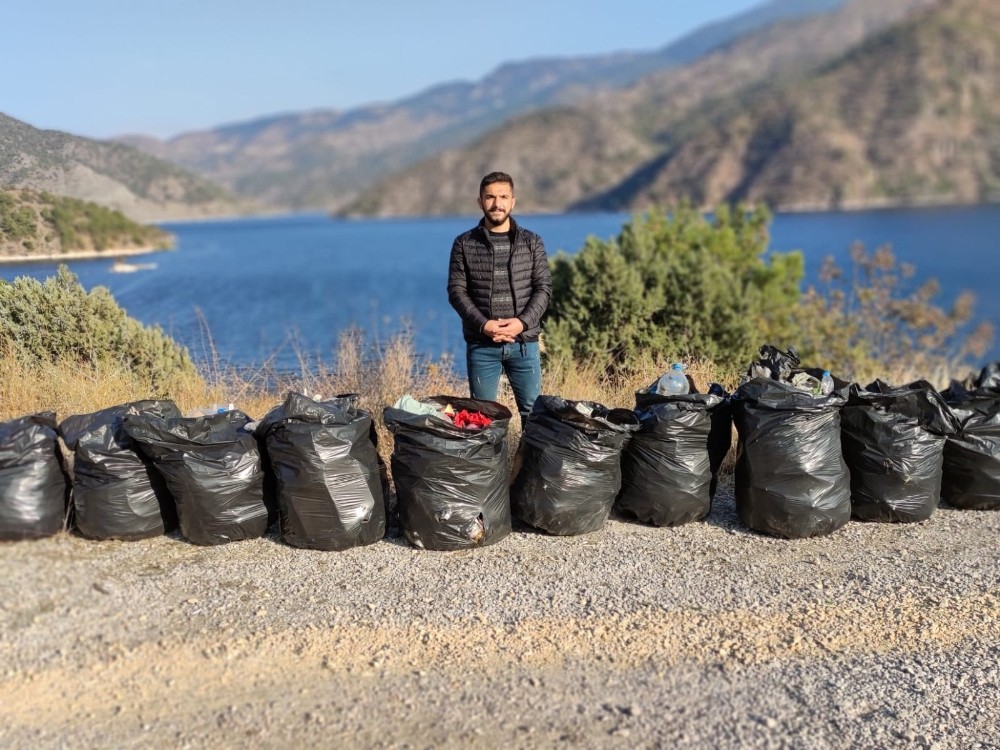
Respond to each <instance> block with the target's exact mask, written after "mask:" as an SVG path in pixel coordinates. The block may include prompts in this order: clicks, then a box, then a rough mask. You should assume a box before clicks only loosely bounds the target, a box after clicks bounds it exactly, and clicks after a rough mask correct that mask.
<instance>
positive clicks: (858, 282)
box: [789, 244, 993, 386]
mask: <svg viewBox="0 0 1000 750" xmlns="http://www.w3.org/2000/svg"><path fill="white" fill-rule="evenodd" d="M915 275H916V269H915V268H914V266H913V265H911V264H908V263H900V262H898V261H897V260H896V257H895V255H894V254H893V252H892V250H891V248H889V247H888V246H883V247H880V248H878V249H876V250H875V251H874V252H873V253H869V252H868V251H866V250H865V248H864V247H863V246H862V245H861V244H855V245H853V246H852V247H851V268H850V269H849V270H848V273H845V272H844V271H843V269H841V268H840V267H839V266H838V265H837V263H836V262H835V261H834V260H833V258H826V259H825V260H824V262H823V267H822V268H821V270H820V273H819V283H818V285H817V286H815V287H812V286H811V287H810V288H809V289H808V290H806V292H805V294H803V296H802V305H801V307H800V309H799V312H798V315H797V317H798V320H799V335H798V336H797V337H793V338H791V339H789V341H792V342H794V343H795V345H796V347H797V349H798V353H799V354H800V355H801V357H802V360H803V362H807V363H809V364H813V365H816V366H819V365H824V366H827V367H828V368H829V369H830V371H831V372H834V373H835V374H837V375H839V376H841V377H844V378H847V379H851V380H855V381H857V382H861V383H867V382H869V381H870V380H872V379H874V378H875V377H880V378H883V379H886V380H890V381H893V382H896V383H904V382H910V381H912V380H916V379H920V378H923V379H927V380H930V381H932V382H934V383H936V384H937V385H939V386H943V385H944V384H946V383H947V382H948V379H949V378H950V377H951V376H952V375H953V374H954V373H955V372H956V371H957V370H960V369H961V370H965V369H971V363H970V362H969V361H968V360H969V358H972V359H975V360H978V359H980V358H981V357H983V356H984V355H985V353H986V351H987V349H988V348H989V344H990V342H991V341H992V338H993V329H992V327H991V326H990V325H989V324H988V323H985V322H984V323H981V324H979V325H978V326H976V327H975V328H972V324H971V321H972V314H973V308H974V303H975V295H973V294H972V292H969V291H965V292H962V293H961V294H960V295H959V296H958V297H957V298H956V300H955V302H954V304H953V305H952V307H951V309H944V308H942V307H939V306H938V305H936V304H935V299H936V297H937V295H938V292H939V291H940V288H939V286H938V283H937V281H935V280H934V279H930V280H928V281H925V282H923V283H922V284H919V285H915V283H914V282H913V281H912V280H913V279H914V277H915Z"/></svg>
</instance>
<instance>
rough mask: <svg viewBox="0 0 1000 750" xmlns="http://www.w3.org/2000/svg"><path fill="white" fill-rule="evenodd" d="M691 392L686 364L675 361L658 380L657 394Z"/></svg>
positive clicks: (670, 394) (676, 394)
mask: <svg viewBox="0 0 1000 750" xmlns="http://www.w3.org/2000/svg"><path fill="white" fill-rule="evenodd" d="M688 392H690V387H689V386H688V379H687V376H686V375H685V374H684V365H682V364H681V363H680V362H674V364H672V365H671V366H670V369H669V370H668V371H667V372H665V373H664V374H663V375H661V376H660V379H659V380H657V381H656V394H657V395H659V396H681V395H683V394H685V393H688Z"/></svg>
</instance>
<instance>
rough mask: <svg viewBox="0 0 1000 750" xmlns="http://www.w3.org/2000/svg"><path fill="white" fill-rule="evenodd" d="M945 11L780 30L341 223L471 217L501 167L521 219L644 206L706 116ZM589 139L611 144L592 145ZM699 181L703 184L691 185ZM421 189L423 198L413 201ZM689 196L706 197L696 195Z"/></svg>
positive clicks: (818, 20)
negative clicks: (898, 25)
mask: <svg viewBox="0 0 1000 750" xmlns="http://www.w3.org/2000/svg"><path fill="white" fill-rule="evenodd" d="M934 5H935V3H934V0H885V1H884V2H880V3H878V4H873V3H865V2H863V1H862V0H855V2H851V3H849V4H847V5H846V6H845V7H844V8H843V9H841V10H839V11H837V12H834V13H830V14H826V15H823V16H819V17H812V18H806V19H800V20H796V21H791V22H786V23H782V24H778V25H774V26H771V27H769V28H767V29H764V30H762V31H758V32H755V33H753V34H750V35H748V36H744V37H742V38H740V39H739V40H738V41H736V42H734V43H733V44H731V45H729V46H727V47H726V48H724V49H721V50H718V51H716V52H715V53H713V54H711V55H709V56H707V57H705V58H703V59H700V60H698V61H696V62H694V63H692V64H690V65H688V66H685V67H683V68H680V69H677V70H673V71H668V72H663V73H657V74H652V75H649V76H646V77H644V78H643V79H642V80H640V81H639V82H637V83H636V84H634V85H633V86H631V87H628V88H626V89H623V90H619V91H614V92H605V93H601V94H599V95H595V96H592V97H590V98H588V99H587V100H586V101H584V102H581V103H579V104H578V105H575V106H572V107H563V108H561V109H559V110H553V109H550V110H544V111H541V112H538V113H535V114H533V115H529V116H526V117H523V118H520V119H517V120H514V121H512V122H508V123H506V124H504V125H503V126H502V127H501V128H498V129H496V130H494V131H491V132H490V133H488V134H486V135H485V136H483V137H482V138H481V139H480V140H479V141H478V142H476V143H474V144H472V145H471V146H469V147H466V148H454V149H451V150H448V151H444V152H441V153H440V154H438V155H436V156H434V157H431V158H429V159H427V160H425V161H423V162H421V163H419V164H417V165H415V166H414V167H412V168H410V169H408V170H405V171H403V172H401V173H398V174H395V175H392V176H391V177H389V178H387V179H386V180H384V181H382V182H381V183H379V184H378V185H376V186H374V187H373V188H372V189H371V190H370V191H368V192H366V193H363V194H362V195H361V196H360V197H359V198H358V200H357V201H355V202H353V203H352V204H350V205H348V206H346V207H344V208H343V209H342V210H341V211H340V213H342V214H345V215H358V214H365V215H379V216H394V215H406V214H409V215H426V214H451V213H466V212H470V211H473V210H474V209H475V204H474V202H473V199H474V191H475V185H476V184H478V180H479V177H480V176H481V175H482V174H483V173H485V172H487V171H490V170H492V169H496V168H501V169H504V170H505V171H509V172H511V173H513V174H515V175H516V176H518V177H519V184H518V194H519V196H520V199H521V210H522V211H523V210H532V211H564V210H567V209H592V210H599V209H608V208H614V209H619V208H633V207H639V206H642V205H645V204H646V203H648V200H647V198H645V197H640V196H632V195H629V194H627V190H628V188H629V186H632V185H642V184H648V182H649V180H650V179H652V178H653V175H655V174H657V173H658V171H659V169H660V168H661V167H662V166H663V164H664V162H665V161H666V159H667V156H668V155H669V154H670V153H672V152H673V151H674V150H676V149H677V148H678V147H679V144H680V143H681V140H682V137H683V138H691V139H692V140H693V139H695V137H696V136H699V135H702V134H701V133H700V132H699V130H698V128H699V127H704V122H703V120H704V118H705V114H704V113H706V112H713V111H716V110H718V109H719V108H720V107H725V106H730V107H732V108H733V109H735V110H737V111H739V110H740V109H741V108H743V107H745V106H748V103H753V102H754V101H756V99H757V98H760V97H761V96H763V95H764V93H763V92H770V91H772V90H773V89H778V88H780V86H781V82H782V81H795V82H798V83H797V85H799V86H800V87H802V88H804V89H806V90H808V88H809V86H810V85H811V81H812V78H810V77H809V72H810V71H815V70H816V68H817V67H819V66H830V65H831V64H833V63H832V61H835V60H838V59H840V58H841V57H842V56H843V55H845V54H847V55H850V51H851V50H853V49H854V48H856V47H857V45H858V44H860V43H863V42H864V41H865V40H867V39H869V38H871V37H872V36H873V35H876V36H877V35H878V34H880V33H882V32H884V31H885V29H886V27H887V26H889V25H890V24H892V23H894V22H899V21H900V19H906V18H908V17H909V16H910V15H911V14H913V13H914V12H918V11H919V10H920V9H922V8H925V7H926V6H932V7H933V6H934ZM888 33H890V34H891V33H894V32H888ZM804 71H805V72H804ZM803 81H804V82H803ZM581 129H583V130H586V131H588V132H594V131H600V132H603V133H605V135H604V136H598V138H597V141H596V142H593V141H591V142H587V143H583V142H582V138H581V135H580V132H581ZM697 180H698V175H697V174H695V175H694V176H693V177H692V179H691V183H693V184H697ZM414 186H422V190H421V191H419V192H414ZM686 189H687V190H689V191H691V194H692V195H695V196H696V197H697V196H698V193H697V191H695V190H693V188H692V186H691V184H689V185H687V186H686ZM657 197H660V196H657ZM662 197H663V198H664V199H665V198H666V197H669V196H662Z"/></svg>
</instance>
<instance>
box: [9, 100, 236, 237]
mask: <svg viewBox="0 0 1000 750" xmlns="http://www.w3.org/2000/svg"><path fill="white" fill-rule="evenodd" d="M4 185H6V186H13V187H22V188H32V189H34V190H38V191H47V192H50V193H54V194H57V195H62V196H68V197H71V198H78V199H80V200H85V201H93V202H95V203H98V204H100V205H102V206H105V207H108V208H111V209H115V210H118V211H121V212H122V213H123V214H125V215H126V216H129V217H130V218H132V219H135V220H139V221H149V220H153V219H163V218H171V217H191V216H211V215H219V214H224V213H228V214H232V213H236V212H238V211H240V210H246V208H247V206H246V202H245V201H244V202H238V201H236V200H235V199H234V198H232V197H231V196H230V195H229V194H228V193H227V192H226V191H225V190H224V189H222V188H220V187H219V186H217V185H214V184H212V183H211V182H209V181H208V180H206V179H205V178H203V177H198V176H197V175H194V174H192V173H190V172H188V171H187V170H185V169H182V168H180V167H178V166H176V165H174V164H170V163H168V162H166V161H163V160H161V159H156V158H154V157H151V156H149V155H148V154H144V153H142V152H141V151H138V150H136V149H134V148H131V147H129V146H126V145H124V144H120V143H108V142H103V141H94V140H90V139H88V138H80V137H77V136H73V135H69V134H67V133H61V132H58V131H54V130H39V129H37V128H33V127H32V126H30V125H28V124H27V123H24V122H21V121H20V120H15V119H14V118H13V117H9V116H7V115H5V114H2V113H0V186H4Z"/></svg>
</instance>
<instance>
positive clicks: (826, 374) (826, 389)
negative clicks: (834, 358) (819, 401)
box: [819, 370, 833, 396]
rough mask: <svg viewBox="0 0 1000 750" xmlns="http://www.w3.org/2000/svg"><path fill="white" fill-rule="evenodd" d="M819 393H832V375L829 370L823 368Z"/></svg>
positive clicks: (825, 394)
mask: <svg viewBox="0 0 1000 750" xmlns="http://www.w3.org/2000/svg"><path fill="white" fill-rule="evenodd" d="M819 393H820V395H821V396H829V395H830V394H831V393H833V377H832V376H831V375H830V371H829V370H823V379H822V380H820V385H819Z"/></svg>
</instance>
